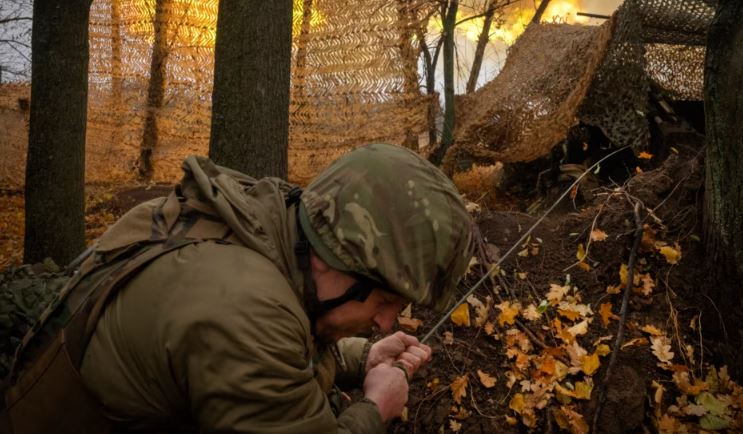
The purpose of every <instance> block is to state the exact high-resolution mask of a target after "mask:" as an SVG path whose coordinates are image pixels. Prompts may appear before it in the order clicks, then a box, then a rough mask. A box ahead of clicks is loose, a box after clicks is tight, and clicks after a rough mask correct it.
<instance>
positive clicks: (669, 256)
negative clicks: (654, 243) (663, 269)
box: [658, 244, 681, 265]
mask: <svg viewBox="0 0 743 434" xmlns="http://www.w3.org/2000/svg"><path fill="white" fill-rule="evenodd" d="M658 251H659V252H660V254H661V255H663V256H665V257H666V262H668V263H669V264H671V265H673V264H676V263H678V261H679V260H680V259H681V247H679V245H678V244H676V248H673V247H671V246H663V247H661V248H659V249H658Z"/></svg>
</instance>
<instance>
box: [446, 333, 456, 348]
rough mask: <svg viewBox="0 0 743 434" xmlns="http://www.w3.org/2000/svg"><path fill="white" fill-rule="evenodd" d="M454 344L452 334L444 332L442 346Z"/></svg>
mask: <svg viewBox="0 0 743 434" xmlns="http://www.w3.org/2000/svg"><path fill="white" fill-rule="evenodd" d="M452 344H454V333H452V332H444V345H452Z"/></svg>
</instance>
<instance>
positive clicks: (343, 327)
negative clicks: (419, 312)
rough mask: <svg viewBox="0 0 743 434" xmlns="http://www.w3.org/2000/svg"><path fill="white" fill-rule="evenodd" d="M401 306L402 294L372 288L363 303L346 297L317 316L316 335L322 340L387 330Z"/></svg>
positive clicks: (402, 301) (403, 304) (403, 303)
mask: <svg viewBox="0 0 743 434" xmlns="http://www.w3.org/2000/svg"><path fill="white" fill-rule="evenodd" d="M404 306H405V299H404V298H403V297H401V296H399V295H397V294H393V293H390V292H387V291H382V290H380V289H374V290H372V292H371V294H369V297H367V299H366V300H365V301H364V302H363V303H362V302H358V301H349V302H348V303H344V304H342V305H340V306H338V307H336V308H335V309H333V310H331V311H329V312H328V313H326V314H325V315H323V316H321V317H320V318H318V319H317V322H316V323H315V331H316V334H317V337H318V339H320V340H322V341H324V342H333V341H337V340H338V339H340V338H344V337H349V336H358V335H368V334H370V333H371V332H372V331H373V330H375V329H377V330H380V331H382V332H385V333H387V332H389V331H390V330H392V326H393V325H394V324H395V321H396V320H397V315H398V314H399V313H400V311H401V310H402V308H403V307H404Z"/></svg>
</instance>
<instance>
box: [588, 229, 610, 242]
mask: <svg viewBox="0 0 743 434" xmlns="http://www.w3.org/2000/svg"><path fill="white" fill-rule="evenodd" d="M606 237H607V235H606V232H604V231H602V230H601V229H594V230H592V231H591V241H604V240H605V239H606Z"/></svg>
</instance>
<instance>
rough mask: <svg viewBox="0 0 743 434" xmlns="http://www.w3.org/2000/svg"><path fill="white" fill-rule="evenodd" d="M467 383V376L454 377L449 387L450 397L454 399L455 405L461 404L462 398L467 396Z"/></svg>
mask: <svg viewBox="0 0 743 434" xmlns="http://www.w3.org/2000/svg"><path fill="white" fill-rule="evenodd" d="M468 383H469V376H468V375H467V374H464V375H462V376H460V377H456V378H455V379H454V381H452V382H451V384H450V385H449V389H451V396H452V398H454V402H456V403H457V404H461V403H462V398H463V397H465V396H467V384H468Z"/></svg>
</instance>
